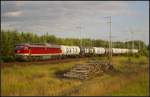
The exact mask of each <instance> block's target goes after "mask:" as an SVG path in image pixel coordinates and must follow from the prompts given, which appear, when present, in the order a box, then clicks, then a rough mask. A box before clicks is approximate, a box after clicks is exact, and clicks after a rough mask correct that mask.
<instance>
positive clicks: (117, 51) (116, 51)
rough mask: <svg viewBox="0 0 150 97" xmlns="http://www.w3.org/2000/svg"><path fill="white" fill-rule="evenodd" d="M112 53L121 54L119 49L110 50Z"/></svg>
mask: <svg viewBox="0 0 150 97" xmlns="http://www.w3.org/2000/svg"><path fill="white" fill-rule="evenodd" d="M112 53H113V54H121V49H120V48H112Z"/></svg>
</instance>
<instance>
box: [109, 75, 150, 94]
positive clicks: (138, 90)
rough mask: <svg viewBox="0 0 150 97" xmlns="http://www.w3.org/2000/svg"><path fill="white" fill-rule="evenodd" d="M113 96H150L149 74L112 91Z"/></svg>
mask: <svg viewBox="0 0 150 97" xmlns="http://www.w3.org/2000/svg"><path fill="white" fill-rule="evenodd" d="M110 95H112V96H122V95H124V96H143V95H145V96H148V95H149V79H148V74H147V75H144V76H141V77H139V78H137V79H136V81H134V83H130V84H128V85H126V86H125V87H123V88H122V89H121V90H119V91H114V92H112V93H110Z"/></svg>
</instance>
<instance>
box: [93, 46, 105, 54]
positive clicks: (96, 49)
mask: <svg viewBox="0 0 150 97" xmlns="http://www.w3.org/2000/svg"><path fill="white" fill-rule="evenodd" d="M93 49H94V54H96V55H101V54H105V48H103V47H93Z"/></svg>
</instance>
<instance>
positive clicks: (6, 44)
mask: <svg viewBox="0 0 150 97" xmlns="http://www.w3.org/2000/svg"><path fill="white" fill-rule="evenodd" d="M0 35H1V37H0V38H1V39H0V40H1V56H12V57H14V55H15V54H14V50H15V45H16V44H20V43H50V44H57V45H69V46H71V45H76V46H81V44H82V46H85V47H93V46H96V47H108V46H109V42H108V41H105V40H101V39H89V38H85V39H82V41H81V39H78V38H59V37H56V36H54V35H49V34H48V33H46V34H44V35H37V34H35V33H33V32H18V31H16V30H13V31H12V30H11V31H10V30H1V34H0ZM132 42H134V48H136V49H138V48H139V43H140V47H141V49H147V48H148V46H147V45H146V44H145V43H144V42H143V41H141V40H134V41H126V42H120V41H117V42H112V46H113V47H114V48H128V49H131V47H132Z"/></svg>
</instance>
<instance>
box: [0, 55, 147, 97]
mask: <svg viewBox="0 0 150 97" xmlns="http://www.w3.org/2000/svg"><path fill="white" fill-rule="evenodd" d="M96 59H99V60H103V59H102V57H100V58H96ZM147 60H148V59H147V58H146V57H139V58H136V57H134V58H132V65H131V64H128V65H127V63H128V62H127V61H128V57H123V56H122V57H121V56H116V57H113V63H114V65H115V68H117V69H119V70H121V71H122V72H124V73H125V74H126V72H128V71H134V69H135V71H137V72H139V73H137V75H136V76H135V74H132V72H130V73H131V74H130V77H131V80H129V79H128V78H129V76H128V75H125V76H119V75H116V76H111V75H107V74H105V75H104V76H102V77H96V78H94V79H91V80H87V81H81V80H76V79H65V78H61V77H60V76H59V74H61V73H62V72H63V71H65V70H68V69H70V68H72V67H73V66H74V65H75V64H78V63H84V62H87V60H84V61H83V60H80V61H76V62H68V63H60V64H44V65H35V64H34V65H27V66H24V67H22V66H18V65H14V66H12V67H5V68H2V69H1V95H5V96H9V95H11V96H17V95H19V96H20V95H24V96H28V95H30V96H32V95H33V96H37V95H40V96H43V95H45V96H52V95H106V94H109V95H132V94H133V93H135V94H133V95H148V91H147V86H148V82H149V81H148V77H147V75H144V74H145V73H146V72H142V73H141V72H140V69H142V68H143V67H146V66H147V65H145V64H148V61H147ZM133 63H134V64H133ZM142 64H143V65H142ZM141 74H142V75H141ZM137 79H138V80H137ZM135 87H136V88H135ZM118 89H119V90H118ZM113 90H115V91H113ZM136 91H137V92H136Z"/></svg>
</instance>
